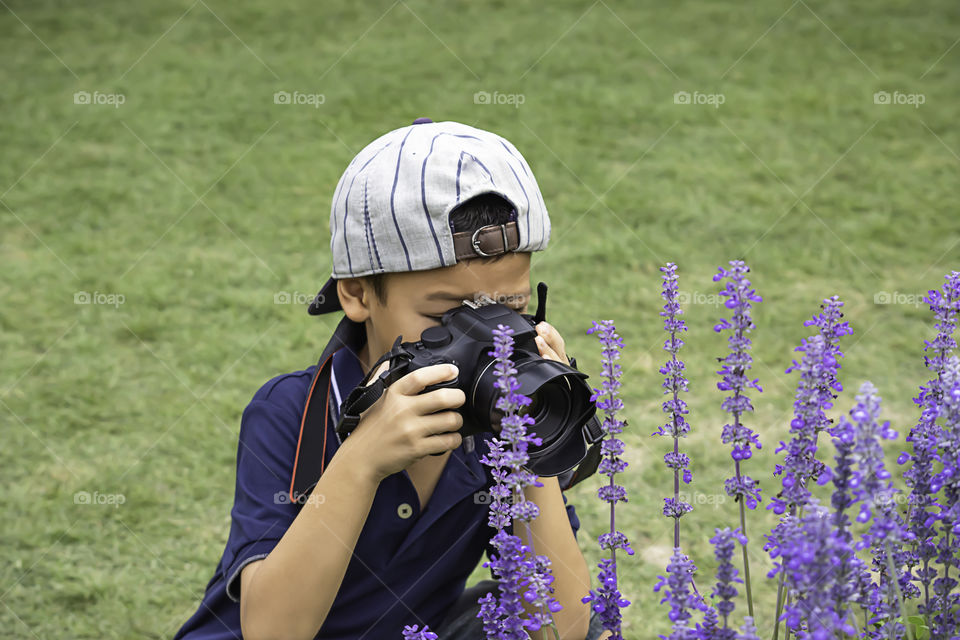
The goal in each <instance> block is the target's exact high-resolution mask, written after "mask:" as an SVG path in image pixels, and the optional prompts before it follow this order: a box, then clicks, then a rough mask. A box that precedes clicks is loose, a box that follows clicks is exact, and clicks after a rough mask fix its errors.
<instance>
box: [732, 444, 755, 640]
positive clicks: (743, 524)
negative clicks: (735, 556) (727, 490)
mask: <svg viewBox="0 0 960 640" xmlns="http://www.w3.org/2000/svg"><path fill="white" fill-rule="evenodd" d="M736 466H737V475H738V476H739V475H740V461H739V460H737V463H736ZM738 502H739V503H740V533H742V534H743V535H747V517H746V513H745V512H746V508H745V507H744V504H743V503H744V499H743V496H740V499H739V500H738ZM740 548H741V549H742V550H743V584H744V588H745V589H746V591H747V612H748V613H749V615H750V617H751V618H753V590H752V589H751V588H750V559H749V558H748V557H747V545H746V544H742V545H740ZM753 619H754V622H756V618H753Z"/></svg>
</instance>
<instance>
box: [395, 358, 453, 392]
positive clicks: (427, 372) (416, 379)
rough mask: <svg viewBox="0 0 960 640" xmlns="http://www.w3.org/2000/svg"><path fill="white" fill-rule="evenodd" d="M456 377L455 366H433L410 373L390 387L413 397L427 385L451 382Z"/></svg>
mask: <svg viewBox="0 0 960 640" xmlns="http://www.w3.org/2000/svg"><path fill="white" fill-rule="evenodd" d="M457 375H459V370H458V369H457V367H456V365H452V364H433V365H430V366H428V367H421V368H420V369H417V370H416V371H411V372H410V373H408V374H407V375H405V376H403V377H402V378H400V379H399V380H397V381H396V382H394V383H393V385H392V386H393V387H395V388H396V390H397V391H398V392H399V393H401V394H403V395H405V396H415V395H417V394H418V393H420V392H421V391H423V390H424V388H425V387H427V386H428V385H431V384H437V383H438V382H445V381H447V380H453V379H454V378H456V377H457Z"/></svg>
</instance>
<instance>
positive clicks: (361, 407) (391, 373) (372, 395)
mask: <svg viewBox="0 0 960 640" xmlns="http://www.w3.org/2000/svg"><path fill="white" fill-rule="evenodd" d="M401 338H402V336H397V339H396V340H395V341H394V343H393V347H391V349H390V350H389V351H387V352H386V353H385V354H383V355H382V356H380V357H379V358H378V359H377V361H376V362H374V363H373V365H371V367H370V370H369V371H367V375H365V376H364V377H363V380H361V381H360V384H358V385H357V386H356V387H354V388H353V390H352V391H350V393H349V394H347V397H346V398H345V399H344V400H343V404H342V405H341V407H340V419H339V420H338V421H337V427H336V431H337V433H338V434H339V435H340V437H341V438H345V437H347V435H348V434H349V433H350V432H351V431H353V430H354V429H356V427H357V425H358V424H359V423H360V414H361V413H363V412H364V411H366V410H367V409H369V408H370V407H372V406H373V404H374V403H375V402H376V401H377V400H379V399H380V396H382V395H383V394H384V392H385V391H386V390H387V387H389V386H390V385H391V384H393V383H394V382H396V381H397V380H398V379H400V377H401V374H402V372H403V370H404V367H403V366H402V365H395V364H394V362H393V361H394V358H405V359H410V358H411V357H412V356H411V355H410V353H408V352H407V350H406V349H404V348H403V347H401V346H400V341H401ZM385 361H389V362H390V368H389V369H387V370H386V371H384V372H383V373H381V374H380V375H379V376H377V379H376V380H374V381H373V382H370V383H368V381H369V380H370V376H371V375H373V373H374V372H375V371H376V370H377V368H378V367H379V366H380V365H381V364H383V363H384V362H385Z"/></svg>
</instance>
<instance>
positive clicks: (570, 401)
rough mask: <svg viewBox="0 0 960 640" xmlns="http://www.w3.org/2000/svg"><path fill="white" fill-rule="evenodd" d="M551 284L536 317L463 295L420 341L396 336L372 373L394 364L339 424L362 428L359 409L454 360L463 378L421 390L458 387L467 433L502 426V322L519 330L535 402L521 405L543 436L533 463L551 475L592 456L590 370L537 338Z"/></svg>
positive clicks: (519, 354)
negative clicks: (550, 351)
mask: <svg viewBox="0 0 960 640" xmlns="http://www.w3.org/2000/svg"><path fill="white" fill-rule="evenodd" d="M546 289H547V287H546V285H545V284H544V283H542V282H541V283H540V284H539V285H538V287H537V294H538V306H537V314H536V315H535V316H531V315H529V314H525V313H518V312H516V311H514V310H513V309H511V308H510V307H507V306H506V305H503V304H498V303H496V302H494V301H493V300H491V299H490V298H488V297H483V298H481V299H480V300H479V301H476V302H475V301H472V300H463V302H462V304H461V305H460V306H458V307H454V308H453V309H450V310H448V311H447V312H446V313H444V314H443V316H442V318H441V320H440V325H439V326H434V327H429V328H427V329H426V330H425V331H423V333H422V334H421V335H420V339H419V340H418V341H416V342H403V343H401V342H400V337H398V338H397V340H396V342H394V344H393V348H392V349H391V350H390V351H389V352H387V353H386V354H384V355H383V356H382V357H381V358H380V359H379V360H377V362H376V363H374V365H373V366H371V367H370V372H371V373H372V372H374V371H376V369H377V367H379V366H380V364H381V363H382V362H383V361H385V360H389V361H390V365H389V366H390V368H389V369H388V370H387V371H384V372H383V373H382V374H381V375H380V376H379V378H378V379H377V380H376V381H374V382H373V383H371V384H369V385H367V378H365V379H364V380H363V382H361V383H360V385H359V386H357V387H356V388H355V389H354V390H353V391H352V392H351V393H350V395H349V396H347V398H346V400H344V402H343V407H342V409H341V416H340V420H339V422H338V424H337V427H336V429H337V433H338V434H340V437H341V439H342V438H344V437H346V436H347V434H348V433H349V432H350V431H352V430H353V429H354V428H355V427H356V425H357V424H358V423H359V420H360V414H361V413H363V412H364V411H366V409H367V408H369V407H370V406H371V405H372V404H373V403H374V402H376V400H377V398H379V397H380V396H381V395H382V394H383V391H384V390H385V389H386V387H388V386H389V385H391V384H393V383H394V382H395V381H396V380H398V379H399V378H401V377H403V376H404V375H406V374H408V373H410V372H411V371H415V370H416V369H420V368H422V367H426V366H430V365H435V364H441V363H453V364H455V365H456V366H457V368H458V369H459V374H458V376H457V377H456V378H455V379H453V380H449V381H446V382H442V383H440V384H435V385H429V386H428V387H426V388H425V389H424V390H423V391H422V392H421V393H426V392H428V391H432V390H434V389H439V388H441V387H454V388H460V389H462V390H463V392H464V393H465V394H466V401H465V402H464V403H463V405H461V406H460V407H459V408H457V412H458V413H460V414H461V415H462V416H463V426H462V427H461V428H460V430H459V433H460V434H461V435H462V436H464V437H466V436H470V435H474V434H478V433H481V432H484V431H489V432H493V433H496V432H497V431H499V424H500V419H501V418H502V415H503V414H502V413H501V412H500V410H499V409H497V408H496V406H495V405H496V402H497V398H498V397H499V393H500V392H499V391H498V389H497V388H496V386H495V384H494V383H495V380H496V378H495V375H494V364H495V362H496V361H495V359H494V358H493V356H491V355H490V353H491V352H492V351H493V343H494V336H493V330H494V329H496V328H497V325H500V324H502V325H506V326H509V327H511V328H512V329H513V340H514V346H513V356H512V358H511V359H512V361H513V363H514V367H515V368H516V370H517V373H516V378H517V381H518V382H519V383H520V388H519V389H518V390H517V391H518V393H522V394H523V395H525V396H528V397H529V398H530V399H531V403H530V404H529V405H527V406H526V407H524V408H523V409H522V410H523V411H524V412H525V413H526V414H527V415H529V416H530V417H531V418H533V424H531V425H528V426H527V432H528V433H531V434H533V435H536V436H538V437H539V438H540V439H541V441H542V442H541V444H540V445H534V444H531V445H530V446H529V447H528V450H527V453H528V455H529V462H528V463H527V468H528V469H529V470H530V471H532V472H533V473H535V474H537V475H540V476H545V477H549V476H556V475H560V474H562V473H564V472H567V471H570V470H571V469H573V468H574V467H576V466H577V465H578V464H580V462H581V461H583V460H584V458H585V457H586V455H587V449H588V447H590V446H591V445H593V444H595V443H597V442H599V440H600V439H601V437H602V435H603V434H602V431H601V428H600V423H599V421H598V420H597V417H596V411H597V406H596V403H595V402H594V401H593V400H592V399H591V396H592V395H593V391H592V389H591V388H590V387H589V386H588V385H587V383H586V382H585V380H586V378H587V375H586V374H585V373H582V372H580V371H578V370H577V369H576V368H575V365H576V362H575V361H574V360H572V359H571V364H570V365H568V364H563V363H560V362H556V361H555V360H546V359H544V358H543V357H541V356H540V352H539V349H538V348H537V345H536V342H535V341H534V339H535V338H536V336H537V332H536V329H535V327H536V325H537V323H539V322H541V321H542V320H543V317H544V314H545V308H546ZM571 365H574V366H571ZM367 375H368V376H369V375H370V373H368V374H367ZM588 466H589V465H588ZM589 473H592V470H588V473H587V475H589ZM581 479H582V478H581Z"/></svg>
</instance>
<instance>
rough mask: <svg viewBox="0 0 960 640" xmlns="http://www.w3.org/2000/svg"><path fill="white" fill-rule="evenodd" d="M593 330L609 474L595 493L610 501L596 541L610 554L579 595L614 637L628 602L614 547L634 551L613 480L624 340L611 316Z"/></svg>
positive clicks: (618, 467) (622, 495) (603, 467)
mask: <svg viewBox="0 0 960 640" xmlns="http://www.w3.org/2000/svg"><path fill="white" fill-rule="evenodd" d="M594 332H596V333H597V335H598V337H599V338H600V344H601V345H602V346H603V349H602V368H603V384H602V385H601V386H602V391H601V390H600V389H594V390H593V396H592V398H591V399H593V400H596V401H597V408H598V409H599V410H601V411H603V413H604V418H603V421H602V422H601V425H600V426H601V430H602V432H603V435H604V439H603V442H602V443H601V445H600V452H601V454H602V455H603V460H601V462H600V464H599V466H598V470H599V471H600V473H602V474H603V475H606V476H608V477H609V478H610V482H609V484H607V485H604V486H602V487H600V489H599V490H598V492H597V495H598V496H599V497H600V499H601V500H603V501H604V502H608V503H609V504H610V531H609V532H608V533H602V534H600V536H599V538H598V541H599V543H600V548H601V549H609V550H610V557H609V558H604V559H603V560H601V561H600V565H599V566H600V588H599V589H596V590H593V589H591V590H590V594H589V595H587V596H585V597H584V598H582V599H581V601H582V602H593V605H592V606H593V609H594V611H596V612H597V613H599V614H600V620H601V622H602V623H603V628H604V629H606V630H608V631H610V632H611V636H610V637H611V638H612V639H613V640H622V638H623V636H622V635H621V615H620V609H621V608H622V607H626V606H627V605H629V604H630V601H629V600H626V599H624V598H623V597H621V594H620V591H619V589H618V586H617V555H616V554H617V549H623V550H625V551H626V552H627V554H628V555H633V549H632V548H630V544H629V541H628V540H627V537H626V536H625V535H624V534H623V533H621V532H619V531H617V530H616V511H615V507H616V504H617V503H618V502H627V492H626V489H625V488H624V487H622V486H620V485H618V484H615V483H614V475H615V474H617V473H620V472H622V471H624V470H625V469H626V468H627V462H626V460H623V459H622V458H620V455H621V454H623V451H624V443H623V441H622V440H619V439H617V437H616V436H617V434H620V433H622V432H623V427H625V426H626V424H627V423H626V421H625V420H619V419H618V418H617V412H618V411H619V410H621V409H623V401H622V400H621V399H620V398H619V397H618V395H617V394H618V391H619V389H620V375H621V369H620V365H619V364H616V361H617V360H619V359H620V350H621V349H622V348H623V341H622V340H621V339H620V336H619V335H617V332H616V327H615V326H614V324H613V321H612V320H603V321H601V322H594V323H593V326H592V327H591V328H589V329H587V333H594Z"/></svg>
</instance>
